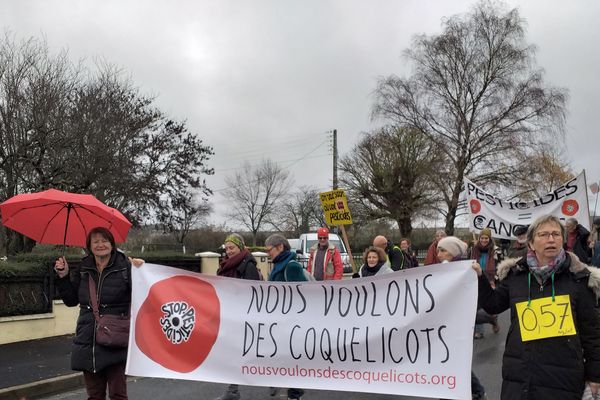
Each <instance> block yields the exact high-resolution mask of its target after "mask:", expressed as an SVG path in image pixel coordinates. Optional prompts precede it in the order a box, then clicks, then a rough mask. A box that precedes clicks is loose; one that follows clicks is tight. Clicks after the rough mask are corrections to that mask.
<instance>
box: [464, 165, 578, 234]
mask: <svg viewBox="0 0 600 400" xmlns="http://www.w3.org/2000/svg"><path fill="white" fill-rule="evenodd" d="M464 183H465V189H466V194H467V207H468V209H469V217H470V218H469V230H470V231H471V232H475V233H479V232H481V230H482V229H483V228H490V229H491V231H492V236H493V237H495V238H500V239H515V238H516V236H515V235H514V230H515V228H516V227H517V226H526V225H529V224H531V223H532V222H533V221H534V220H535V219H536V218H537V217H540V216H542V215H545V214H552V215H555V216H557V217H558V218H560V219H561V220H562V221H564V220H566V219H567V218H575V219H577V221H578V222H579V223H580V224H581V225H583V226H585V227H586V228H587V229H588V230H589V229H590V217H589V207H588V200H587V192H586V190H587V188H586V185H585V175H584V173H583V172H582V173H581V174H579V175H578V176H577V177H575V178H573V179H571V180H570V181H569V182H567V183H565V184H564V185H561V186H559V187H557V188H556V189H554V190H553V191H551V192H550V193H548V194H547V195H545V196H542V197H540V198H538V199H535V200H533V201H529V202H522V201H519V202H511V201H507V200H502V199H500V198H498V197H496V196H494V195H492V194H489V193H487V192H485V191H484V190H482V189H481V188H479V187H478V186H477V185H475V184H474V183H473V182H471V181H470V180H469V179H467V178H465V179H464Z"/></svg>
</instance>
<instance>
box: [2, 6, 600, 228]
mask: <svg viewBox="0 0 600 400" xmlns="http://www.w3.org/2000/svg"><path fill="white" fill-rule="evenodd" d="M473 3H474V2H473V1H463V0H453V1H447V0H435V1H408V0H407V1H404V0H371V1H366V0H363V1H348V0H339V1H324V0H310V1H309V0H303V1H300V0H297V1H291V0H277V1H276V0H272V1H255V0H253V1H242V0H239V1H223V0H215V1H200V0H193V1H183V0H182V1H151V0H144V1H124V0H110V1H106V0H105V1H83V0H60V1H59V0H39V1H30V0H18V1H2V2H0V26H2V28H3V29H4V30H9V31H11V32H12V33H13V34H15V35H16V37H17V38H18V39H24V38H29V37H31V36H33V37H37V38H41V37H45V38H46V40H47V43H48V45H49V46H50V48H51V50H52V51H58V50H60V49H62V48H67V49H68V50H69V52H70V54H71V56H72V58H73V59H74V60H76V59H79V58H85V59H87V60H93V59H94V58H98V57H100V58H102V59H104V60H106V61H108V62H110V63H112V64H116V65H118V66H121V67H122V68H123V69H124V70H125V71H126V72H127V74H128V75H129V76H130V77H131V78H132V80H133V81H134V83H135V84H136V85H137V86H139V87H140V88H141V91H142V92H143V93H146V94H153V95H156V96H157V101H156V104H157V105H158V106H159V107H160V108H161V109H162V110H163V111H165V112H166V113H167V114H168V115H170V116H172V117H174V118H177V119H185V120H187V123H188V126H189V128H190V129H191V130H192V131H193V132H195V133H197V134H198V135H199V136H200V137H201V138H202V139H203V140H204V141H205V143H206V144H208V145H210V146H213V148H214V151H215V155H214V156H213V158H212V160H211V161H210V166H211V167H213V168H215V175H214V176H213V177H209V178H208V179H207V183H208V185H209V187H210V188H211V189H213V190H214V191H215V196H214V199H213V202H214V203H215V215H214V216H213V218H212V220H213V222H216V223H222V222H224V220H225V219H224V217H223V216H222V213H223V210H224V207H225V206H226V205H227V204H228V201H227V199H224V198H223V197H222V189H223V188H224V187H225V184H224V177H225V176H226V175H229V174H232V173H233V172H235V171H236V169H239V168H240V167H241V165H242V163H243V162H244V160H248V161H249V162H250V163H251V164H256V163H258V162H260V160H261V158H263V157H267V158H270V159H272V160H274V161H277V162H280V163H281V165H282V167H284V168H287V169H288V170H289V171H290V174H291V175H292V176H293V177H294V180H295V186H299V185H307V184H310V185H314V186H317V187H318V188H319V189H322V190H327V189H328V188H329V187H330V186H331V176H332V173H331V169H332V156H331V151H330V150H329V144H328V143H329V142H328V132H329V131H331V130H333V129H337V130H338V142H339V151H340V154H341V155H343V154H345V153H346V152H347V151H348V150H349V149H350V148H351V147H352V146H353V145H354V144H355V143H356V142H357V140H358V139H359V137H360V133H361V132H364V131H368V130H370V129H371V128H373V127H374V126H373V125H371V122H370V119H369V113H370V107H371V104H372V101H373V98H372V95H371V93H372V91H373V89H374V88H375V85H376V81H377V78H378V77H380V76H386V75H389V74H397V75H405V74H406V73H408V72H409V70H408V68H407V66H406V63H405V60H404V59H403V58H402V57H401V53H402V51H403V50H404V49H406V48H407V47H408V46H409V45H410V40H411V38H412V36H413V35H414V34H419V33H426V34H436V33H439V32H440V31H441V20H442V18H444V17H447V16H451V15H454V14H458V13H464V12H466V11H468V10H469V8H470V7H471V5H472V4H473ZM507 4H508V5H509V6H510V7H518V8H519V10H520V12H521V16H522V17H523V18H525V19H526V20H527V40H528V42H529V43H533V44H535V45H537V47H538V52H537V62H538V64H539V65H540V66H541V67H543V68H544V69H545V70H546V76H545V78H546V81H547V82H548V83H549V84H551V85H554V86H560V87H565V88H567V89H568V90H569V93H570V100H569V103H568V119H567V146H568V148H567V155H568V157H569V160H570V161H571V162H572V166H573V169H574V170H575V171H576V172H578V171H580V170H582V169H584V168H585V169H586V172H587V177H588V183H590V182H593V181H598V180H599V179H600V160H599V157H598V154H599V153H600V134H599V133H598V129H597V124H598V119H597V116H598V114H599V113H600V109H599V105H600V74H598V68H599V67H598V65H600V46H599V45H598V43H600V24H598V22H597V18H598V16H599V15H600V2H599V1H597V0H578V1H567V2H565V1H549V0H521V1H517V0H512V1H508V2H507ZM592 200H593V199H592V198H591V199H590V202H591V203H592V204H591V207H592V208H593V201H592ZM229 225H230V226H231V224H229Z"/></svg>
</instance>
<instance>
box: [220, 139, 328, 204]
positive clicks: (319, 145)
mask: <svg viewBox="0 0 600 400" xmlns="http://www.w3.org/2000/svg"><path fill="white" fill-rule="evenodd" d="M325 142H327V140H323V141H322V142H320V143H319V144H318V145H317V146H316V147H315V148H313V149H312V150H311V151H309V152H308V153H306V154H304V155H303V156H302V157H300V158H297V159H295V160H288V161H289V162H291V164H289V165H287V166H282V167H281V168H282V169H289V168H291V167H292V166H294V165H296V164H297V163H299V162H300V161H302V160H307V159H310V158H318V157H328V156H329V155H322V156H314V157H309V156H310V155H311V154H312V153H314V152H315V151H317V150H318V149H319V148H321V146H322V145H323V144H324V143H325ZM275 163H277V164H279V163H278V162H275ZM258 165H260V164H258ZM240 168H246V167H244V166H242V167H240ZM240 168H237V169H240ZM258 182H259V180H258V179H257V180H254V181H252V182H250V184H255V183H258ZM227 189H229V188H227V187H225V188H221V189H215V190H213V193H217V192H222V191H224V190H227Z"/></svg>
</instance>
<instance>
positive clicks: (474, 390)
mask: <svg viewBox="0 0 600 400" xmlns="http://www.w3.org/2000/svg"><path fill="white" fill-rule="evenodd" d="M484 394H485V388H484V387H483V385H482V384H481V382H480V381H479V378H478V377H477V375H475V373H474V372H473V370H471V395H472V396H473V399H481V398H483V395H484Z"/></svg>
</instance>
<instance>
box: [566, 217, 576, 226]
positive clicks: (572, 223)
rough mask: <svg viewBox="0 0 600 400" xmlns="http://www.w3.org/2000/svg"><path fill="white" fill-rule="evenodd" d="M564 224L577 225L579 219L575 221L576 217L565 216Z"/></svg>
mask: <svg viewBox="0 0 600 400" xmlns="http://www.w3.org/2000/svg"><path fill="white" fill-rule="evenodd" d="M565 224H567V225H575V226H577V225H578V224H579V221H577V219H576V218H572V217H571V218H567V220H566V221H565Z"/></svg>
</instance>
